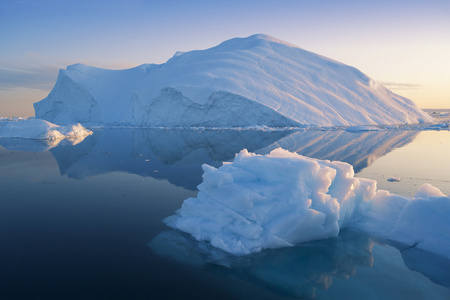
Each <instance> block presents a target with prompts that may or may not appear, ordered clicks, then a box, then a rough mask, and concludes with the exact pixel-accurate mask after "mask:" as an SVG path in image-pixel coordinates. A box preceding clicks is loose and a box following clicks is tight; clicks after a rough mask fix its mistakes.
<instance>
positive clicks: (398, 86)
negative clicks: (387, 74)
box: [380, 82, 422, 90]
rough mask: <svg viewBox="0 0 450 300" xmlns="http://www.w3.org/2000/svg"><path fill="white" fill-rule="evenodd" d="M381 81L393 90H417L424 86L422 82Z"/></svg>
mask: <svg viewBox="0 0 450 300" xmlns="http://www.w3.org/2000/svg"><path fill="white" fill-rule="evenodd" d="M380 83H381V84H382V85H384V86H385V87H387V88H389V89H391V90H417V89H421V88H422V86H421V85H420V84H414V83H400V82H380Z"/></svg>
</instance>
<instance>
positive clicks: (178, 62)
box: [34, 34, 433, 127]
mask: <svg viewBox="0 0 450 300" xmlns="http://www.w3.org/2000/svg"><path fill="white" fill-rule="evenodd" d="M34 107H35V113H36V118H39V119H44V120H48V121H50V122H53V123H57V124H66V123H77V122H79V123H83V124H86V123H87V124H102V125H107V126H116V125H137V126H167V127H196V126H204V127H248V126H270V127H291V126H296V127H297V126H310V125H313V126H352V125H377V124H412V123H423V122H432V120H433V119H432V118H431V117H430V116H429V115H427V114H426V113H424V112H423V111H421V110H420V109H418V108H417V106H416V105H415V104H414V103H413V102H412V101H411V100H408V99H406V98H403V97H401V96H399V95H396V94H394V93H393V92H391V91H389V90H388V89H386V88H385V87H383V86H382V85H380V84H378V83H376V82H375V81H374V80H372V79H370V78H369V77H367V76H366V75H365V74H363V73H361V72H360V71H358V70H356V69H355V68H353V67H350V66H347V65H344V64H342V63H339V62H336V61H334V60H331V59H328V58H325V57H322V56H320V55H317V54H314V53H311V52H308V51H305V50H303V49H300V48H298V47H296V46H294V45H291V44H288V43H286V42H283V41H281V40H278V39H276V38H273V37H270V36H267V35H261V34H258V35H253V36H250V37H247V38H234V39H231V40H228V41H225V42H223V43H221V44H220V45H218V46H216V47H213V48H210V49H206V50H201V51H190V52H185V53H181V52H178V53H177V54H176V55H174V56H173V57H172V58H171V59H169V60H168V61H167V62H166V63H164V64H161V65H155V64H144V65H141V66H138V67H136V68H132V69H128V70H105V69H99V68H95V67H90V66H86V65H82V64H76V65H72V66H68V67H67V69H65V70H60V73H59V76H58V79H57V81H56V84H55V86H54V88H53V89H52V91H51V92H50V94H49V95H48V96H47V97H46V98H45V99H43V100H41V101H39V102H37V103H35V104H34Z"/></svg>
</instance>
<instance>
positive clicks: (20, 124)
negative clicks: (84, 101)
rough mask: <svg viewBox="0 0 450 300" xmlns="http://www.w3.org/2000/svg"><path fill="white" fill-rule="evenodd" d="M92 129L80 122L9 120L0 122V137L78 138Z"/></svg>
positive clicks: (90, 132)
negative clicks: (62, 124) (60, 124)
mask: <svg viewBox="0 0 450 300" xmlns="http://www.w3.org/2000/svg"><path fill="white" fill-rule="evenodd" d="M91 134H92V131H90V130H88V129H86V128H84V127H83V126H81V124H76V125H68V126H59V125H56V124H53V123H50V122H48V121H45V120H40V119H27V120H17V121H14V120H11V121H6V122H5V121H3V122H1V123H0V138H24V139H36V140H62V139H70V140H72V139H73V140H75V141H76V140H78V139H79V138H82V137H86V136H88V135H91Z"/></svg>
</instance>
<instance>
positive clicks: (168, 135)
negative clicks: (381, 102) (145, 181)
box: [0, 128, 418, 190]
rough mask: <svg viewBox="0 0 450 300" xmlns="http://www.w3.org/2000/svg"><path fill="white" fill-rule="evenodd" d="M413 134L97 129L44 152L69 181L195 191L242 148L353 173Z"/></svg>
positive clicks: (5, 142)
mask: <svg viewBox="0 0 450 300" xmlns="http://www.w3.org/2000/svg"><path fill="white" fill-rule="evenodd" d="M417 134H418V132H417V131H376V132H358V133H352V132H347V131H298V132H292V131H261V130H242V131H237V130H217V131H213V130H205V131H200V130H181V129H139V128H134V129H129V128H127V129H103V130H96V131H94V134H93V135H91V136H88V137H86V138H85V140H84V141H82V142H80V143H78V144H76V145H67V144H64V143H62V144H60V145H58V146H57V147H54V148H51V149H50V151H51V153H52V154H53V156H54V157H55V159H56V161H57V162H58V165H59V169H60V172H61V174H62V175H67V176H69V177H70V178H76V179H81V178H86V177H88V176H94V175H98V174H105V173H109V172H112V171H122V172H127V173H132V174H137V175H140V176H145V177H147V176H150V177H153V178H157V179H166V180H168V181H169V182H170V183H172V184H175V185H177V186H182V187H184V188H187V189H190V190H196V187H197V185H198V184H200V183H201V182H202V174H203V172H202V169H201V165H202V164H204V163H206V164H209V165H211V166H214V167H219V166H221V165H222V162H224V161H229V160H232V159H233V158H234V156H235V154H236V153H238V152H239V151H241V150H242V149H244V148H246V149H248V151H250V152H255V153H261V154H265V153H269V152H270V151H271V150H273V149H275V148H278V147H281V148H283V149H286V150H289V151H291V152H297V153H298V154H301V155H304V156H308V157H312V158H317V159H328V160H339V161H344V162H347V163H349V164H351V165H353V167H354V169H355V172H358V171H360V170H361V169H363V168H365V167H367V166H368V165H370V164H371V163H372V162H373V161H375V160H376V159H377V158H379V157H381V156H383V155H385V154H387V153H389V152H390V151H392V150H393V149H395V148H397V147H402V146H404V145H406V144H408V143H410V142H411V141H412V140H413V139H414V138H415V137H416V135H417ZM0 145H2V146H4V147H5V148H8V149H10V150H22V151H43V150H46V149H48V148H50V147H48V146H47V147H46V146H45V145H42V143H41V142H35V141H33V142H32V143H31V144H30V141H28V140H18V139H14V141H12V140H9V139H0ZM186 174H189V176H186Z"/></svg>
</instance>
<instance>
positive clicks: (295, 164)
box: [165, 149, 450, 257]
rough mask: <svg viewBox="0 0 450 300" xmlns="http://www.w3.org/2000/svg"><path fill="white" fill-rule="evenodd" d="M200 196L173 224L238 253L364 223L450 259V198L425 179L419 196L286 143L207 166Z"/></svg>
mask: <svg viewBox="0 0 450 300" xmlns="http://www.w3.org/2000/svg"><path fill="white" fill-rule="evenodd" d="M203 170H204V175H203V183H202V184H200V185H199V186H198V189H199V193H198V196H197V198H189V199H186V200H185V201H184V203H183V205H182V207H181V208H180V209H179V210H178V211H177V212H176V215H174V216H171V217H168V218H167V219H165V223H166V224H167V225H168V226H170V227H172V228H176V229H179V230H181V231H184V232H187V233H189V234H191V235H192V236H193V237H194V238H195V239H197V240H199V241H208V242H210V243H211V245H213V246H215V247H217V248H220V249H222V250H224V251H227V252H229V253H232V254H235V255H244V254H249V253H253V252H258V251H261V250H263V249H266V248H279V247H286V246H291V245H293V244H298V243H301V242H305V241H310V240H317V239H325V238H329V237H335V236H337V235H338V233H339V231H340V230H341V229H343V228H345V227H358V228H360V229H364V230H366V231H368V232H369V233H371V234H374V235H376V236H379V237H381V238H385V239H389V240H393V241H396V242H399V243H401V244H404V245H405V246H406V247H408V246H417V247H419V248H422V249H425V250H428V251H430V252H434V253H437V254H440V255H443V256H446V257H450V220H449V219H448V218H447V216H448V215H449V214H450V198H449V197H446V196H444V195H443V194H442V193H441V192H440V191H439V190H438V189H436V188H434V187H432V186H430V185H424V186H423V187H421V188H420V189H419V191H418V192H417V194H416V196H415V197H414V198H407V197H403V196H399V195H394V194H389V192H387V191H383V190H378V191H377V189H376V181H374V180H370V179H363V178H356V177H354V172H353V168H352V166H351V165H349V164H347V163H343V162H338V161H335V162H330V161H325V160H316V159H311V158H307V157H304V156H301V155H298V154H296V153H291V152H289V151H286V150H283V149H276V150H273V151H272V152H271V153H270V154H268V155H256V154H252V153H249V152H248V151H247V150H242V151H241V152H240V153H239V154H237V155H236V158H235V160H234V162H232V163H224V165H223V166H222V167H220V168H217V169H216V168H214V167H211V166H208V165H204V166H203Z"/></svg>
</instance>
